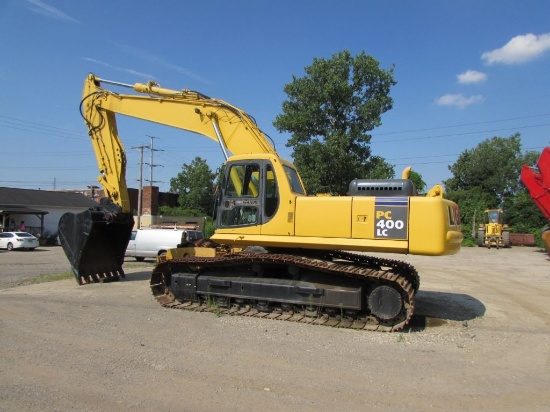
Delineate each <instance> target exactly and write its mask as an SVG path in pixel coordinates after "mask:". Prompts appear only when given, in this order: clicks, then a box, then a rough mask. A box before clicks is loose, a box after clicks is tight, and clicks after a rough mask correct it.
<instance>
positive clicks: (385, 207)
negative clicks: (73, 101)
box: [59, 74, 462, 331]
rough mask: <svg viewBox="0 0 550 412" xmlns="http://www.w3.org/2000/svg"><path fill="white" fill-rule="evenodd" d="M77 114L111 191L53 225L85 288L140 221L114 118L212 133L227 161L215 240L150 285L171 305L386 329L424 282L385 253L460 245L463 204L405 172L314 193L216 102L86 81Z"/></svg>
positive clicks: (403, 317) (114, 260)
mask: <svg viewBox="0 0 550 412" xmlns="http://www.w3.org/2000/svg"><path fill="white" fill-rule="evenodd" d="M105 85H110V86H116V87H122V88H130V89H133V91H134V92H133V93H131V94H120V93H115V92H114V91H111V90H107V89H106V88H104V86H105ZM112 88H114V87H111V89H112ZM80 111H81V114H82V116H83V118H84V120H85V123H86V126H87V127H88V130H89V135H90V139H91V142H92V146H93V148H94V151H95V156H96V159H97V162H98V166H99V172H100V174H99V177H98V181H99V183H100V184H101V185H102V186H103V188H104V189H105V193H106V196H107V197H106V198H104V199H102V200H101V203H100V205H99V206H98V207H96V208H94V209H90V210H87V211H84V212H82V213H79V214H70V213H68V214H65V215H63V216H62V218H61V219H60V222H59V235H60V240H61V244H62V246H63V249H64V251H65V253H66V255H67V257H68V259H69V261H70V262H71V267H72V270H73V272H74V275H75V277H76V279H77V281H78V282H79V283H81V284H82V283H88V282H98V281H109V280H119V279H120V277H124V271H123V269H122V265H123V262H124V252H125V249H126V246H127V244H128V240H129V238H130V234H131V230H132V227H133V225H134V220H133V216H132V210H131V207H130V201H129V198H128V190H127V187H126V178H125V167H126V156H125V151H124V147H123V145H122V143H121V141H120V138H119V135H118V131H117V125H116V116H118V115H125V116H131V117H134V118H138V119H142V120H146V121H151V122H156V123H160V124H162V125H167V126H172V127H175V128H179V129H182V130H186V131H191V132H194V133H197V134H199V135H202V136H206V137H208V138H210V139H212V140H214V141H215V142H217V143H218V144H219V145H220V147H221V150H222V151H223V153H224V155H225V157H226V159H227V161H226V163H225V166H224V168H223V171H222V173H221V175H220V178H219V190H218V192H217V195H216V199H215V203H216V210H217V212H216V227H217V228H216V231H215V233H214V235H213V236H212V237H211V238H210V239H209V240H208V241H207V242H204V243H203V244H202V245H200V247H199V245H191V247H190V245H186V244H181V245H178V246H179V247H178V248H174V249H172V250H169V251H168V253H167V255H166V257H163V258H160V259H159V261H158V263H157V265H156V267H155V268H154V269H153V272H152V275H151V281H150V284H151V289H152V292H153V294H154V296H155V297H156V299H157V300H158V301H159V302H160V303H161V304H162V305H164V306H165V307H172V308H179V309H191V310H200V311H213V310H216V311H219V312H221V313H227V314H232V315H244V316H256V317H262V318H270V319H279V320H290V321H299V322H305V323H314V324H323V325H329V326H338V327H349V328H354V329H364V330H383V331H394V330H399V329H402V328H403V327H404V326H405V325H407V323H408V322H409V321H410V319H411V317H412V315H413V313H414V307H415V296H416V292H417V291H418V288H419V277H418V274H417V272H416V270H415V269H414V267H412V266H410V265H409V264H407V263H405V262H402V261H398V260H393V259H386V258H384V257H380V253H400V254H420V255H431V256H437V255H448V254H454V253H457V252H458V251H459V249H460V243H461V241H462V233H461V228H460V218H459V210H458V207H457V205H456V204H455V203H453V202H451V201H449V200H447V199H444V198H443V196H442V189H441V187H438V188H435V189H434V190H432V191H430V194H429V195H428V196H417V195H416V190H415V188H414V185H413V184H412V182H411V181H410V180H408V179H407V178H406V177H407V176H403V178H402V179H395V180H367V179H357V180H354V181H353V182H351V183H350V193H349V195H348V196H308V195H307V194H306V191H305V189H304V186H303V183H302V180H301V177H300V175H299V173H298V171H297V170H296V168H295V167H294V165H293V164H292V163H290V162H288V161H286V160H283V159H281V158H280V157H279V155H278V154H277V152H276V151H275V149H274V148H273V146H272V145H271V144H270V141H269V138H268V137H267V136H266V135H265V134H264V133H263V132H262V131H261V130H260V129H259V128H258V126H257V124H256V123H255V121H254V119H253V118H252V117H251V116H249V115H248V114H246V113H245V112H244V111H242V110H241V109H239V108H237V107H235V106H233V105H231V104H229V103H226V102H224V101H222V100H219V99H215V98H210V97H207V96H205V95H203V94H201V93H198V92H194V91H189V90H169V89H165V88H162V87H160V86H159V85H158V84H156V83H154V82H149V83H147V84H141V83H137V84H134V85H129V84H124V83H119V82H113V81H109V80H103V79H100V78H98V77H96V76H95V75H93V74H90V75H88V77H87V78H86V80H85V82H84V90H83V96H82V101H81V105H80ZM405 174H406V173H405ZM180 246H181V247H180ZM361 252H376V253H375V254H376V255H378V257H375V256H369V255H367V254H365V253H361Z"/></svg>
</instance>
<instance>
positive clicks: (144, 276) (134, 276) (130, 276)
mask: <svg viewBox="0 0 550 412" xmlns="http://www.w3.org/2000/svg"><path fill="white" fill-rule="evenodd" d="M152 272H153V268H151V269H146V268H143V270H142V271H139V272H132V273H126V277H125V278H124V279H122V280H121V282H134V281H138V280H139V281H142V280H149V279H150V278H151V273H152Z"/></svg>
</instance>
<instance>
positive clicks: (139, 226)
mask: <svg viewBox="0 0 550 412" xmlns="http://www.w3.org/2000/svg"><path fill="white" fill-rule="evenodd" d="M132 149H138V150H139V190H138V210H137V228H138V229H141V192H142V190H143V149H149V146H136V147H132Z"/></svg>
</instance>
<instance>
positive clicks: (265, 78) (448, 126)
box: [0, 0, 550, 191]
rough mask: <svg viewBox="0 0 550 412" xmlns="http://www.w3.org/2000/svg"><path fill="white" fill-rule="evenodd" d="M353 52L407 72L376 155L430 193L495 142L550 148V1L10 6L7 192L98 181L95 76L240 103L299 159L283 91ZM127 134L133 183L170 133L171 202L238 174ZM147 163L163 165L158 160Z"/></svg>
mask: <svg viewBox="0 0 550 412" xmlns="http://www.w3.org/2000/svg"><path fill="white" fill-rule="evenodd" d="M342 50H349V51H350V52H351V53H352V54H353V55H355V54H359V53H360V52H362V51H365V53H367V54H368V55H371V56H373V57H374V58H375V59H377V60H378V61H379V62H380V65H381V67H382V68H384V69H389V68H390V67H391V66H392V65H393V64H395V71H394V76H395V79H396V80H397V82H398V84H397V85H396V86H395V87H394V88H393V89H392V92H391V95H392V97H393V99H394V108H393V109H392V110H391V111H389V112H387V113H385V114H384V115H383V117H382V123H383V124H382V126H381V127H379V128H377V129H375V130H374V131H373V133H372V135H373V139H372V149H373V152H374V154H376V155H379V156H382V157H384V158H385V159H386V160H387V161H388V162H389V163H391V164H393V165H395V170H396V175H397V176H399V175H400V173H401V170H402V169H403V168H404V167H405V166H408V165H411V166H412V167H413V170H415V171H417V172H419V173H420V174H421V175H422V176H423V178H424V180H425V181H426V183H427V184H428V185H429V186H431V185H433V184H437V183H440V182H441V181H442V180H445V179H448V178H449V177H451V174H450V172H449V170H448V166H449V165H450V164H452V163H454V162H455V161H456V159H457V158H458V155H459V154H460V153H461V152H463V151H464V150H467V149H472V148H474V147H475V146H476V145H477V144H478V143H480V142H481V141H483V140H485V139H489V138H491V137H493V136H501V137H508V136H511V135H512V134H514V133H516V132H519V133H521V137H522V145H523V149H524V150H536V151H540V150H542V148H543V147H545V146H548V145H550V104H549V103H550V82H549V77H550V76H549V73H550V2H548V1H546V0H540V1H538V0H530V1H521V0H517V1H510V0H499V1H483V0H476V1H468V0H463V1H452V0H448V1H439V0H438V1H435V0H434V1H431V0H425V1H422V0H419V1H415V2H412V1H397V0H393V1H392V0H386V1H352V0H342V1H323V0H317V1H313V0H303V1H298V0H278V1H261V0H255V1H253V0H248V1H245V0H236V1H227V0H226V1H219V0H210V1H208V2H200V1H187V0H182V1H164V0H156V1H129V0H118V1H104V0H96V1H87V2H84V1H73V0H0V87H1V93H0V186H5V187H20V188H24V189H39V188H40V189H42V190H54V189H56V190H61V189H78V188H85V187H86V186H88V185H91V184H96V178H97V174H98V172H97V166H96V161H95V157H94V155H93V150H92V147H91V144H90V142H89V140H88V137H87V130H86V128H85V126H84V123H83V121H82V119H81V117H80V114H79V111H78V106H79V103H80V96H81V92H82V84H83V81H84V79H85V77H86V76H87V74H88V73H89V72H92V73H94V74H96V75H97V76H99V77H100V78H104V79H109V80H114V81H119V82H122V83H130V84H133V83H136V82H146V81H148V80H154V81H156V82H158V83H159V84H160V85H161V86H162V87H166V88H171V89H191V90H196V91H199V92H201V93H203V94H206V95H209V96H211V97H216V98H219V99H222V100H225V101H227V102H229V103H232V104H234V105H236V106H238V107H240V108H242V109H244V110H245V111H247V112H248V113H250V114H251V115H253V116H254V117H255V118H256V120H257V122H258V124H259V126H260V128H261V129H262V130H263V131H264V132H266V133H267V134H268V135H269V136H271V138H272V139H273V140H274V141H275V142H276V148H277V150H278V152H279V154H280V155H281V156H282V157H284V158H287V159H290V160H292V159H291V149H290V148H287V147H285V143H286V141H287V140H288V138H289V135H284V134H279V133H278V132H277V131H276V129H275V128H274V127H273V126H272V122H273V120H274V119H275V117H276V116H277V115H278V114H280V113H281V105H282V102H283V101H284V100H285V98H286V95H285V94H284V92H283V87H284V85H285V84H287V83H289V82H290V81H291V80H292V76H297V77H301V76H303V75H304V68H305V67H306V66H309V65H311V64H312V62H313V59H314V58H321V57H322V58H327V59H328V58H330V57H331V56H332V55H334V54H335V53H338V52H339V51H342ZM114 90H117V89H114ZM117 91H119V92H121V93H128V91H127V90H120V89H118V90H117ZM119 129H120V134H121V138H122V141H123V144H124V145H125V147H126V150H127V157H128V172H127V180H128V185H129V186H130V187H138V177H139V151H138V150H137V149H133V147H136V146H140V145H148V144H150V142H151V139H150V137H148V136H154V137H156V139H153V144H154V148H155V149H158V151H155V152H154V153H153V156H154V157H153V164H155V165H156V166H155V167H154V168H153V181H154V184H155V185H156V186H159V187H160V190H161V191H168V189H169V182H170V178H172V177H174V176H176V175H177V173H178V172H180V170H181V166H182V165H183V164H184V163H190V162H191V161H192V160H193V159H194V158H195V157H196V156H200V157H202V158H204V159H206V160H207V161H208V163H209V165H210V167H211V168H212V169H213V170H214V169H216V168H217V167H218V166H219V165H220V164H221V163H222V162H223V155H222V152H221V150H220V149H219V147H218V146H216V145H215V143H214V142H212V141H210V140H209V139H206V138H202V137H201V136H197V135H194V134H189V133H185V132H181V131H179V130H175V129H170V128H166V127H161V126H158V125H154V124H152V123H148V122H143V121H138V120H132V119H122V120H120V122H119ZM144 157H145V162H147V163H150V153H149V151H145V152H144ZM503 161H506V159H503ZM143 176H144V179H146V180H147V179H149V178H150V169H149V166H147V165H145V166H144V169H143ZM146 180H145V181H144V185H148V184H149V183H148V182H147V181H146Z"/></svg>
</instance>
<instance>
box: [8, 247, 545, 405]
mask: <svg viewBox="0 0 550 412" xmlns="http://www.w3.org/2000/svg"><path fill="white" fill-rule="evenodd" d="M39 250H40V249H37V251H35V252H37V253H35V252H27V253H24V254H20V255H12V256H11V257H10V259H15V258H17V257H18V256H20V257H21V259H23V260H24V262H19V263H6V262H7V260H6V257H8V256H7V255H8V254H7V253H6V252H2V253H1V254H0V261H1V262H2V267H1V268H0V287H3V289H2V290H0V357H1V359H2V362H1V364H0V409H1V410H5V411H20V410H26V411H59V410H63V411H71V410H78V411H87V410H89V411H113V410H119V411H126V410H128V411H129V410H139V411H150V410H165V411H169V410H172V411H182V410H184V411H213V410H217V411H219V410H222V411H240V410H277V411H295V410H300V411H314V410H315V411H319V410H323V411H334V410H347V411H365V410H382V411H395V410H422V411H430V410H434V411H436V410H476V411H477V410H501V411H515V410H529V411H546V410H548V409H549V408H550V391H548V388H549V387H550V373H548V371H549V366H550V365H549V363H550V332H549V330H550V328H549V326H550V261H549V258H548V256H547V255H546V254H544V253H542V252H541V251H540V250H539V249H537V248H522V247H514V248H511V249H501V250H495V249H491V250H487V249H480V248H465V249H463V250H462V251H461V253H460V254H458V255H455V256H446V257H421V256H398V255H385V256H386V257H390V258H395V259H401V260H405V261H407V262H409V263H411V264H412V265H414V266H415V267H416V268H417V270H418V272H419V274H420V278H421V285H420V291H419V294H418V296H417V311H416V313H417V316H415V319H414V322H413V325H412V327H411V328H408V329H407V330H406V331H403V332H399V333H393V334H388V333H376V332H361V331H355V330H342V329H335V328H329V327H323V326H313V325H304V324H298V323H289V322H280V321H270V320H264V319H254V318H245V317H231V316H217V315H216V314H213V313H193V312H185V311H178V310H170V309H164V308H161V307H160V306H159V305H158V303H157V302H156V301H155V300H154V299H153V297H152V295H151V293H150V291H149V288H148V278H149V272H150V267H151V264H150V263H145V264H142V265H144V266H135V263H133V262H132V261H128V262H127V263H126V264H125V266H126V271H127V273H128V277H127V279H126V280H125V281H123V282H117V283H110V284H92V285H86V286H78V285H77V284H76V282H75V281H74V279H68V280H62V281H57V282H52V283H44V284H37V285H29V286H17V282H18V281H17V279H16V277H17V276H18V275H15V273H16V272H17V271H19V270H22V271H23V272H24V275H25V276H27V275H28V276H31V275H38V274H43V273H38V272H41V271H43V270H45V269H44V267H45V266H47V265H50V264H51V265H53V266H55V265H61V266H59V267H61V268H62V269H63V270H66V271H68V270H70V268H69V267H68V264H67V263H66V262H65V261H64V257H63V254H62V252H61V253H59V252H60V251H61V249H60V248H51V249H47V250H45V251H43V252H42V253H38V251H39ZM54 254H57V257H54ZM9 255H11V253H10V254H9ZM13 256H15V257H13ZM50 258H51V262H50V263H45V262H46V261H49V260H50ZM34 259H38V261H37V262H35V261H34ZM16 260H17V259H16ZM10 262H11V261H10ZM13 265H17V270H16V269H14V268H13V267H12V266H13ZM132 265H134V266H133V267H132ZM20 266H21V267H22V268H21V267H20ZM53 266H52V267H53ZM55 267H56V268H57V266H55ZM56 271H57V272H56ZM56 271H54V272H52V273H59V269H56ZM17 273H19V272H17ZM10 276H11V277H12V278H11V279H10V281H9V282H3V279H4V280H5V278H6V277H10ZM8 284H9V285H8ZM6 285H8V286H6Z"/></svg>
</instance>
